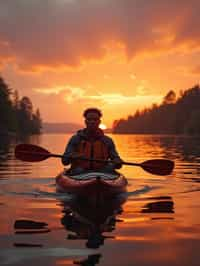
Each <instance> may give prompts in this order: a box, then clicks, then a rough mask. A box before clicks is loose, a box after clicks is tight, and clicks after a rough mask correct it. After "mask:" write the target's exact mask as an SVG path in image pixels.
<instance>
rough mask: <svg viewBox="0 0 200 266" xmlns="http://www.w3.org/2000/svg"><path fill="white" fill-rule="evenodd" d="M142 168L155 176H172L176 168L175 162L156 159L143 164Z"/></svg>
mask: <svg viewBox="0 0 200 266" xmlns="http://www.w3.org/2000/svg"><path fill="white" fill-rule="evenodd" d="M141 167H142V168H143V169H144V170H145V171H147V172H149V173H151V174H154V175H170V174H171V173H172V170H173V168H174V162H173V161H170V160H165V159H154V160H148V161H145V162H143V163H141Z"/></svg>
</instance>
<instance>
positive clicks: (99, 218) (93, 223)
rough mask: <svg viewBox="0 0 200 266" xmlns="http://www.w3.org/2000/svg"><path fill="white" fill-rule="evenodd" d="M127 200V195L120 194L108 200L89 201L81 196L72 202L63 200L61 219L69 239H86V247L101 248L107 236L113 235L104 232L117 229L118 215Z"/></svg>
mask: <svg viewBox="0 0 200 266" xmlns="http://www.w3.org/2000/svg"><path fill="white" fill-rule="evenodd" d="M125 201H126V197H125V196H124V194H123V195H118V196H116V197H115V198H112V199H110V200H109V201H107V202H102V201H101V202H98V203H97V202H95V204H93V203H91V201H88V199H85V198H81V199H76V200H74V201H72V202H70V203H69V202H67V203H66V202H62V206H63V213H64V215H63V217H62V219H61V223H62V225H64V227H65V229H66V230H67V231H71V232H72V233H69V234H68V239H70V240H74V239H84V240H86V243H85V245H86V247H88V248H93V249H96V248H99V247H100V246H101V245H103V244H104V241H105V239H106V238H113V236H105V235H104V234H103V233H104V232H112V231H113V230H114V229H115V226H116V222H117V221H118V220H117V219H116V216H117V215H119V214H121V213H122V211H123V210H122V205H123V204H124V202H125Z"/></svg>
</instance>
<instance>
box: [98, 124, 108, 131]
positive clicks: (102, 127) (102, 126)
mask: <svg viewBox="0 0 200 266" xmlns="http://www.w3.org/2000/svg"><path fill="white" fill-rule="evenodd" d="M99 128H100V129H102V130H105V129H107V126H106V125H105V124H100V126H99Z"/></svg>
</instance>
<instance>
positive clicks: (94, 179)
mask: <svg viewBox="0 0 200 266" xmlns="http://www.w3.org/2000/svg"><path fill="white" fill-rule="evenodd" d="M126 186H127V180H126V178H125V177H124V176H123V175H122V174H121V173H119V172H114V173H103V172H87V173H82V174H78V175H70V174H69V172H68V171H67V170H64V171H63V172H61V173H60V174H59V175H58V176H57V177H56V188H57V191H59V192H67V193H73V194H76V195H78V196H90V197H91V196H95V197H97V196H98V195H101V196H106V197H110V196H113V195H114V194H119V193H122V192H126Z"/></svg>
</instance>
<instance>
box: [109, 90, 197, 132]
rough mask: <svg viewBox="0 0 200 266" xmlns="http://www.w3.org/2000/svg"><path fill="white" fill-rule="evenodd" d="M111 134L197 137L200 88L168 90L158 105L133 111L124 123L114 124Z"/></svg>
mask: <svg viewBox="0 0 200 266" xmlns="http://www.w3.org/2000/svg"><path fill="white" fill-rule="evenodd" d="M113 133H126V134H188V135H200V87H199V85H195V86H194V87H192V88H190V89H187V90H185V91H180V95H179V97H176V94H175V92H174V91H173V90H170V91H169V92H168V93H167V94H166V96H165V97H164V98H163V101H162V103H161V104H160V105H157V104H153V105H152V106H151V107H150V108H145V109H143V110H141V111H139V110H137V111H136V112H135V113H134V114H133V115H129V116H128V118H127V119H123V118H122V119H119V120H115V121H114V123H113Z"/></svg>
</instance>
